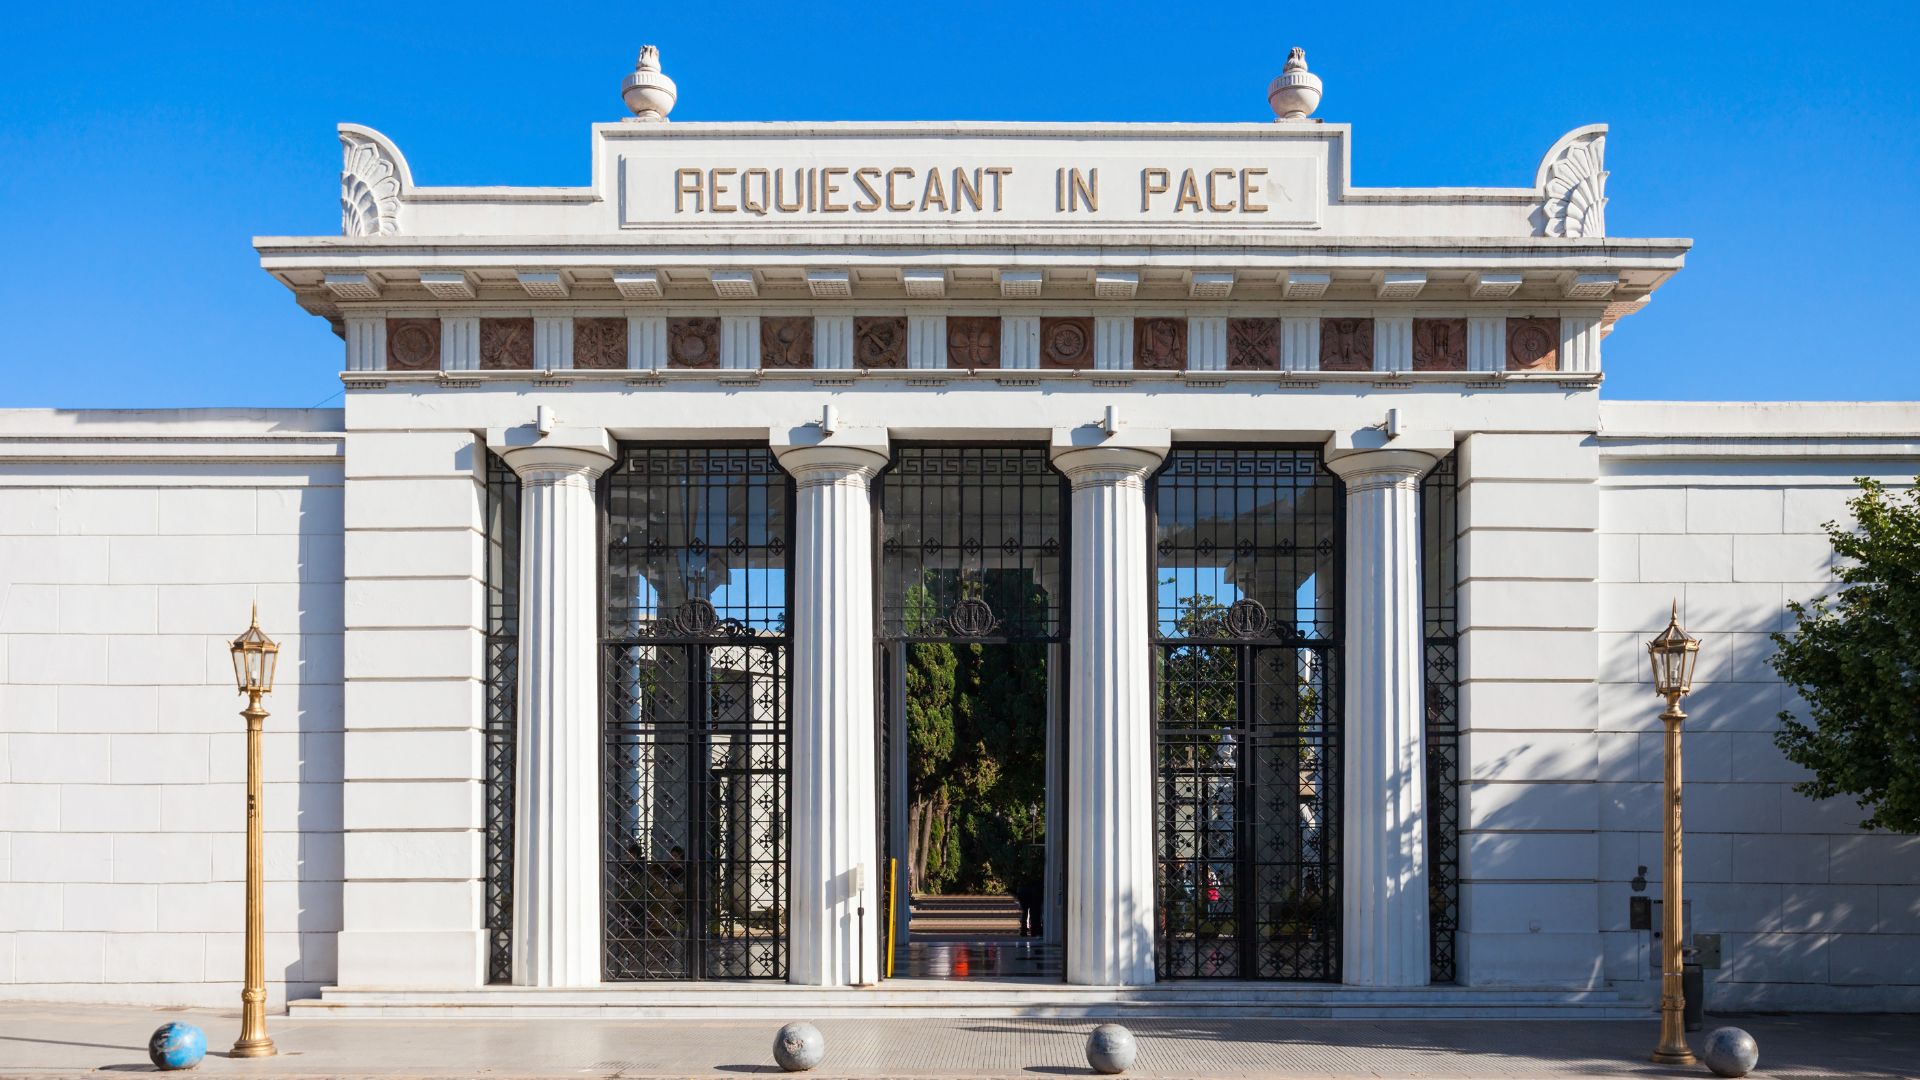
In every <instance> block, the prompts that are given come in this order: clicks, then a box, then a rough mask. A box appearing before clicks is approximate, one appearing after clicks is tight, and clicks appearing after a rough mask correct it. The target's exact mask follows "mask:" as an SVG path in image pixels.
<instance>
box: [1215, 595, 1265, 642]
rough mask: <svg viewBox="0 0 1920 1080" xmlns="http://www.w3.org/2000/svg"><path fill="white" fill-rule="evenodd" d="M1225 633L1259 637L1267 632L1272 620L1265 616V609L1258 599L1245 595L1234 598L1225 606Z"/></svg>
mask: <svg viewBox="0 0 1920 1080" xmlns="http://www.w3.org/2000/svg"><path fill="white" fill-rule="evenodd" d="M1226 624H1227V633H1229V634H1232V635H1233V636H1234V637H1237V638H1252V637H1259V636H1260V635H1262V634H1264V633H1266V632H1267V627H1269V626H1271V625H1272V624H1273V620H1272V619H1269V618H1268V617H1267V609H1266V608H1264V607H1262V606H1260V601H1258V600H1253V599H1250V598H1247V597H1242V598H1240V599H1238V600H1235V601H1234V602H1233V603H1232V604H1231V605H1229V606H1228V608H1227V618H1226Z"/></svg>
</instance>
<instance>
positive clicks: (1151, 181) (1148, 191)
mask: <svg viewBox="0 0 1920 1080" xmlns="http://www.w3.org/2000/svg"><path fill="white" fill-rule="evenodd" d="M1166 190H1167V170H1165V169H1141V170H1140V212H1141V213H1145V212H1147V211H1148V210H1151V209H1153V197H1154V196H1155V195H1160V194H1164V193H1165V192H1166Z"/></svg>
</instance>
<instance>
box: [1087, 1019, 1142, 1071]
mask: <svg viewBox="0 0 1920 1080" xmlns="http://www.w3.org/2000/svg"><path fill="white" fill-rule="evenodd" d="M1139 1049H1140V1048H1139V1046H1138V1045H1136V1044H1135V1043H1134V1041H1133V1032H1131V1031H1128V1030H1127V1029H1126V1028H1123V1027H1121V1026H1120V1025H1119V1024H1101V1025H1100V1026H1099V1027H1097V1028H1094V1029H1093V1034H1091V1035H1089V1036H1087V1064H1088V1065H1091V1066H1093V1071H1094V1072H1097V1073H1123V1072H1126V1071H1127V1070H1128V1069H1130V1068H1132V1067H1133V1056H1134V1055H1135V1054H1136V1053H1138V1052H1139Z"/></svg>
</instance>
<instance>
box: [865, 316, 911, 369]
mask: <svg viewBox="0 0 1920 1080" xmlns="http://www.w3.org/2000/svg"><path fill="white" fill-rule="evenodd" d="M853 366H854V367H857V368H867V369H872V368H903V367H906V366H907V320H906V316H904V315H901V316H895V315H856V316H854V319H853Z"/></svg>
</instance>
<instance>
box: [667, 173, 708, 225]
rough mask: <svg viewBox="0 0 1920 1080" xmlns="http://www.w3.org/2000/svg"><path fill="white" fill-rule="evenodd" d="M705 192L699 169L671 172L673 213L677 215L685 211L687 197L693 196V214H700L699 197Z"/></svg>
mask: <svg viewBox="0 0 1920 1080" xmlns="http://www.w3.org/2000/svg"><path fill="white" fill-rule="evenodd" d="M704 190H705V185H704V184H703V183H702V181H701V177H700V170H699V169H675V170H673V212H674V213H676V214H678V213H680V212H681V211H683V210H685V209H686V198H687V196H689V195H691V196H693V212H694V213H696V214H697V213H699V212H700V206H701V203H700V196H701V194H702V192H703V191H704Z"/></svg>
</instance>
